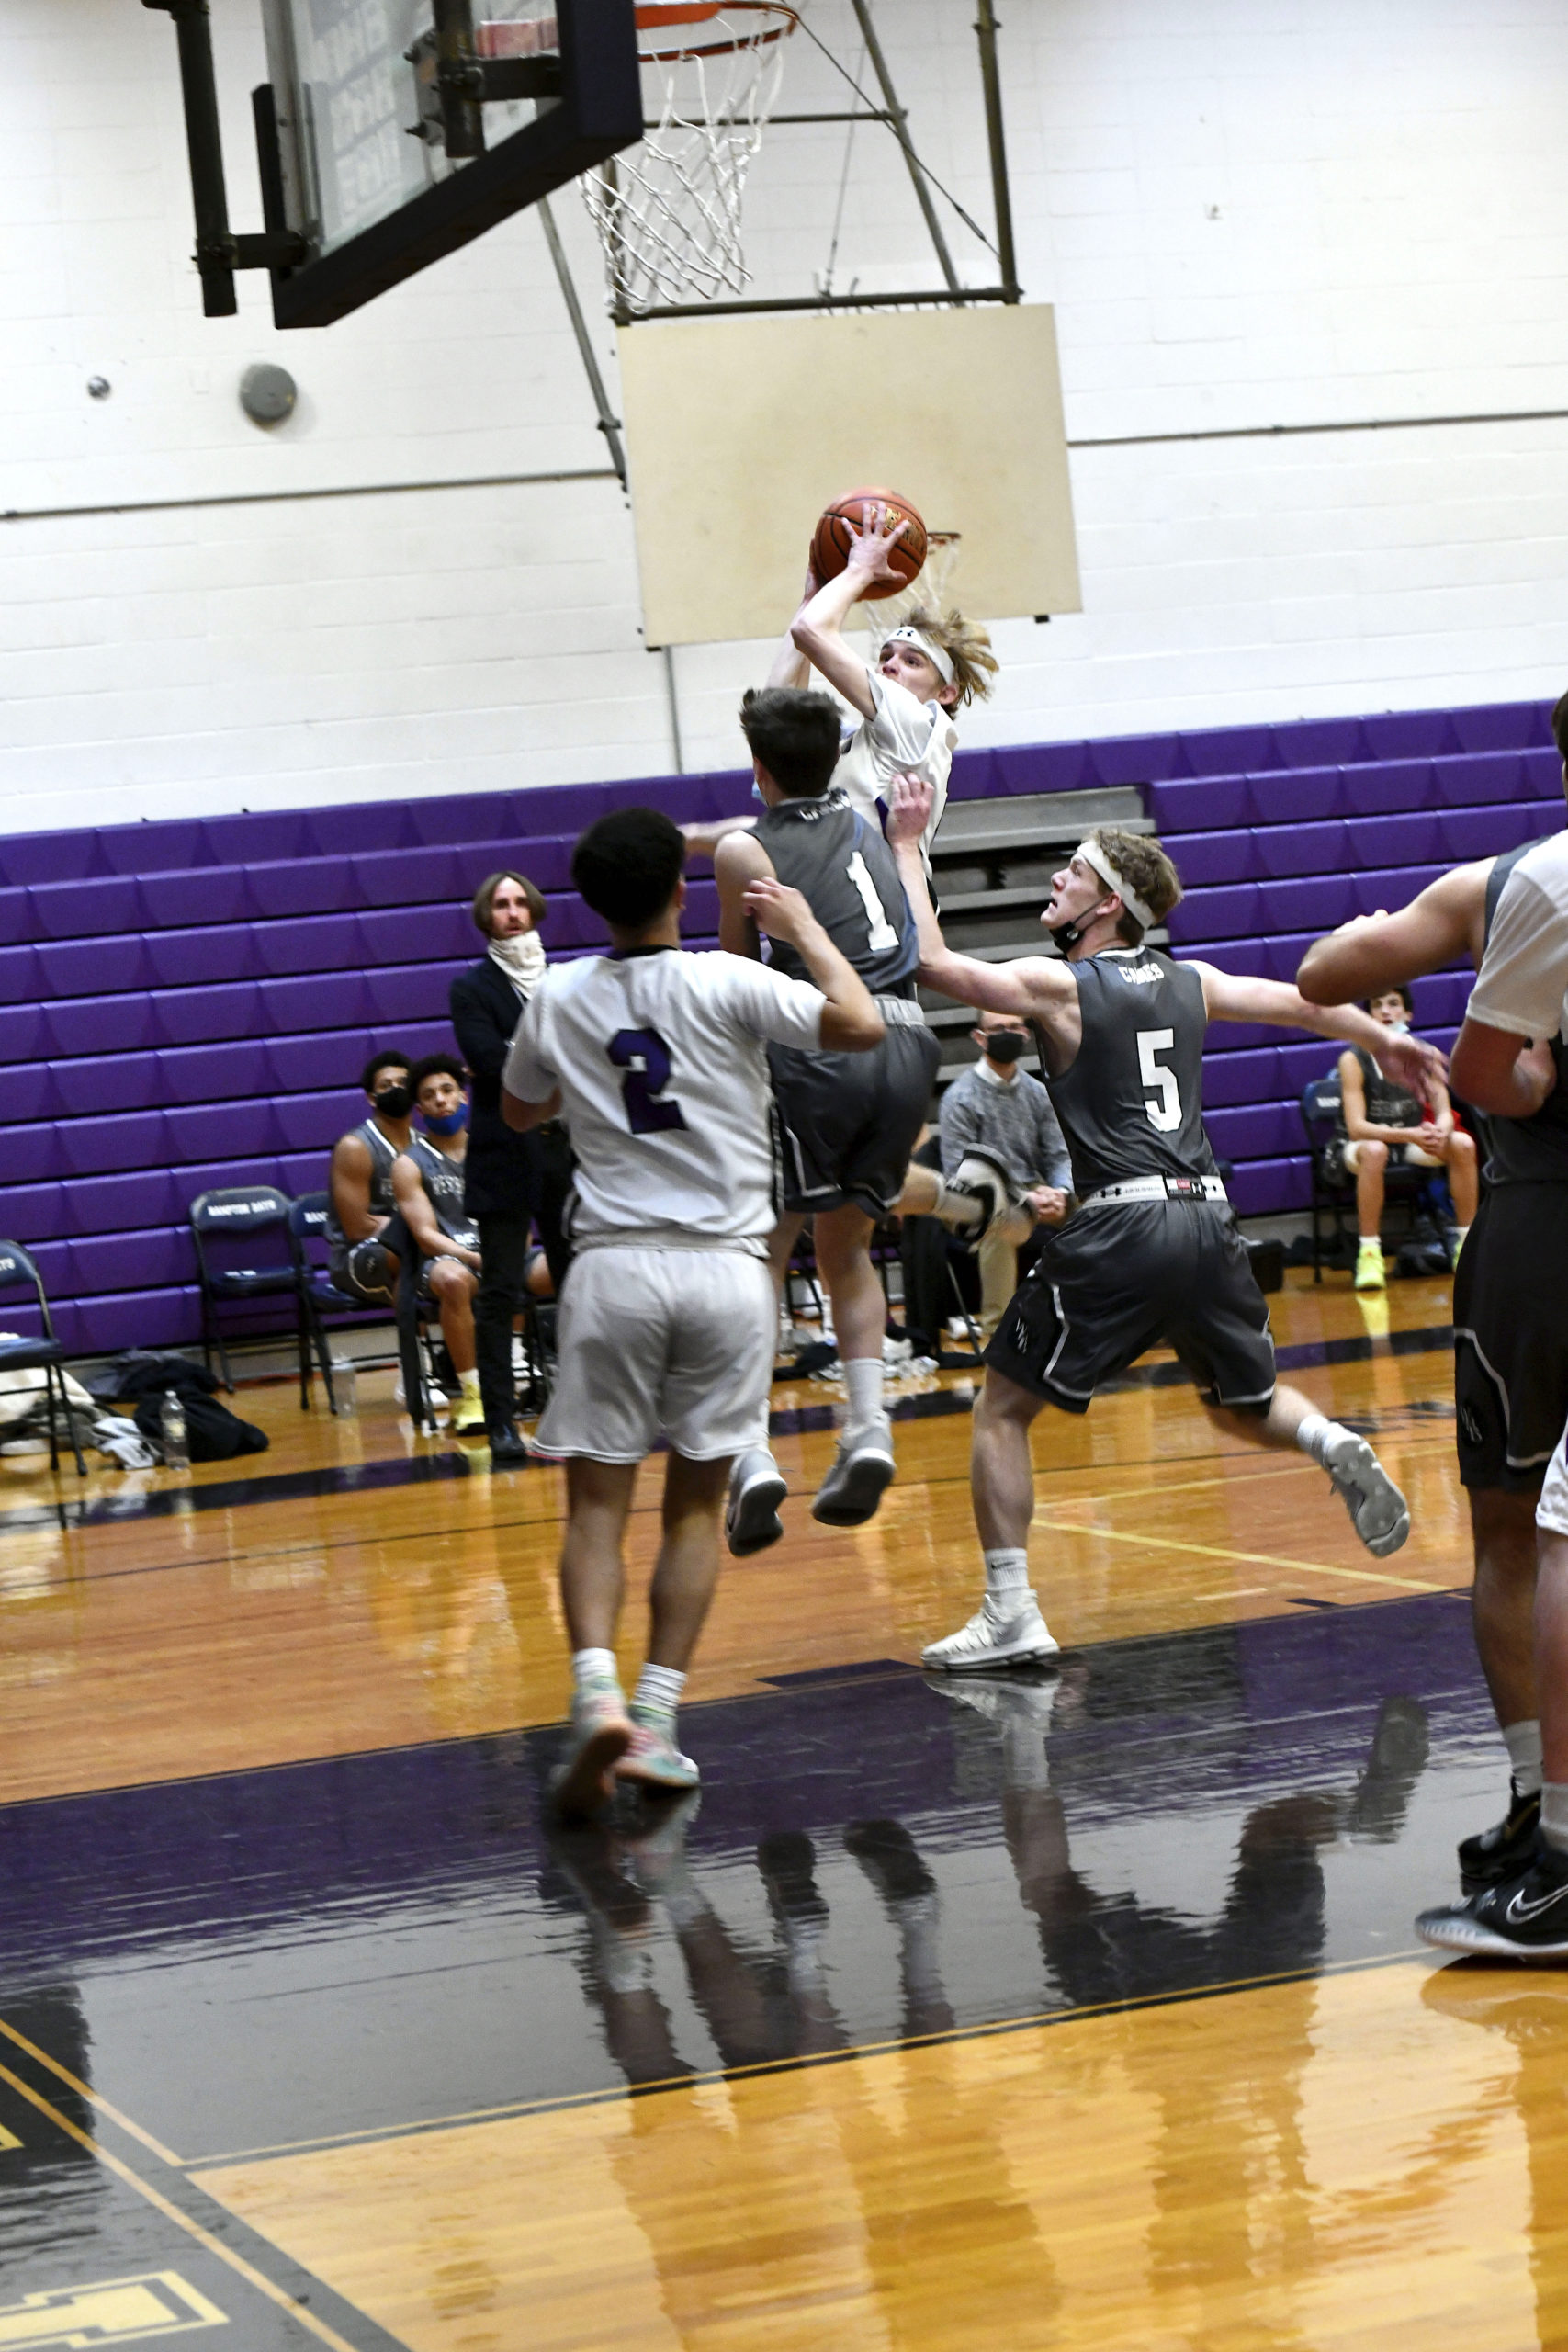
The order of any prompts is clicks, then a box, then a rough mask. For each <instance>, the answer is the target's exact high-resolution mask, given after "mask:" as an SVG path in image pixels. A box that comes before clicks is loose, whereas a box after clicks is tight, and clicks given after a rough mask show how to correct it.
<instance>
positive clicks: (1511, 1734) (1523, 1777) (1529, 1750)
mask: <svg viewBox="0 0 1568 2352" xmlns="http://www.w3.org/2000/svg"><path fill="white" fill-rule="evenodd" d="M1503 1745H1504V1747H1506V1749H1507V1751H1508V1768H1509V1770H1510V1771H1511V1772H1512V1773H1513V1776H1514V1786H1515V1788H1516V1789H1517V1791H1518V1792H1519V1794H1520V1796H1522V1797H1532V1796H1534V1794H1535V1792H1536V1791H1537V1790H1538V1789H1539V1788H1540V1783H1541V1778H1542V1774H1541V1766H1540V1723H1539V1721H1538V1720H1537V1719H1536V1718H1535V1717H1533V1716H1529V1717H1526V1718H1525V1719H1524V1720H1523V1721H1522V1722H1520V1723H1517V1724H1504V1726H1503Z"/></svg>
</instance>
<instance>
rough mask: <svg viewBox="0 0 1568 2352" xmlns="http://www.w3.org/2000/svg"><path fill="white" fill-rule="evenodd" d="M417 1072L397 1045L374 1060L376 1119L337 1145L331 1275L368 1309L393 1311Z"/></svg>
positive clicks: (369, 1082) (366, 1083)
mask: <svg viewBox="0 0 1568 2352" xmlns="http://www.w3.org/2000/svg"><path fill="white" fill-rule="evenodd" d="M410 1068H411V1064H410V1061H409V1057H408V1056H407V1054H404V1053H400V1052H399V1051H398V1050H397V1048H396V1047H395V1046H388V1047H387V1048H386V1050H385V1051H384V1052H382V1053H379V1054H373V1055H372V1056H371V1057H370V1059H369V1060H368V1061H367V1063H366V1065H365V1068H364V1069H363V1071H362V1072H361V1074H360V1080H359V1083H360V1085H361V1086H362V1087H363V1088H364V1089H365V1091H366V1093H367V1095H368V1096H369V1098H370V1116H369V1117H368V1118H367V1119H362V1120H361V1121H360V1123H359V1125H358V1126H356V1127H351V1128H350V1129H349V1131H348V1133H347V1135H345V1136H339V1137H338V1140H337V1142H336V1144H335V1145H334V1146H333V1164H332V1174H331V1178H330V1181H329V1187H328V1199H327V1240H328V1243H329V1245H330V1247H331V1251H332V1256H331V1266H332V1278H333V1283H334V1284H335V1286H336V1287H337V1288H338V1289H339V1290H341V1291H342V1292H343V1293H344V1296H345V1297H348V1298H355V1299H358V1300H359V1301H360V1302H361V1304H362V1305H364V1306H391V1304H392V1298H393V1294H394V1293H395V1291H396V1289H397V1286H398V1258H399V1255H400V1251H399V1248H398V1244H399V1241H400V1239H401V1238H402V1236H401V1229H400V1226H399V1224H398V1222H397V1202H396V1200H395V1199H394V1197H393V1193H392V1163H393V1161H394V1160H395V1159H397V1157H398V1154H399V1153H400V1151H407V1149H408V1148H409V1142H410V1136H411V1130H410V1127H409V1113H410V1111H411V1110H412V1108H413V1091H412V1087H411V1086H410V1084H409V1070H410ZM405 1246H406V1244H405Z"/></svg>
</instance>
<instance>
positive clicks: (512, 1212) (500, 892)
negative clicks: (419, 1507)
mask: <svg viewBox="0 0 1568 2352" xmlns="http://www.w3.org/2000/svg"><path fill="white" fill-rule="evenodd" d="M544 915H545V901H544V899H543V897H542V896H541V895H540V893H539V892H538V891H537V890H536V888H535V887H534V885H533V883H532V882H530V881H528V880H527V878H526V877H525V876H524V875H521V874H491V875H487V876H486V877H485V879H484V880H483V881H482V882H481V883H480V884H479V888H478V889H477V890H476V891H475V893H474V923H475V927H476V928H477V929H478V930H479V932H480V933H482V934H483V936H484V937H485V938H486V939H487V940H488V941H489V942H490V946H489V949H488V952H487V953H486V954H485V955H484V956H481V957H480V958H479V962H478V963H477V964H472V965H470V966H469V967H468V970H467V971H466V972H459V974H458V975H457V978H456V979H455V980H454V981H453V983H452V989H451V995H450V1000H449V1001H450V1004H451V1009H452V1026H453V1028H454V1029H455V1030H456V1031H457V1044H458V1046H459V1048H460V1050H461V1053H462V1056H463V1059H464V1060H465V1061H466V1062H467V1064H468V1069H469V1070H470V1071H471V1073H472V1075H473V1087H472V1090H471V1100H472V1109H471V1112H470V1118H469V1127H468V1162H467V1183H466V1205H467V1208H468V1215H469V1216H470V1217H472V1218H473V1220H474V1222H475V1224H476V1225H477V1226H478V1227H479V1260H480V1267H481V1271H480V1274H479V1293H478V1295H477V1296H476V1298H475V1300H474V1342H475V1352H476V1354H477V1357H478V1361H479V1394H480V1396H481V1397H482V1398H483V1400H484V1413H485V1426H486V1428H487V1430H488V1431H489V1433H490V1442H491V1459H492V1460H493V1461H495V1462H497V1463H508V1462H510V1463H522V1462H525V1461H526V1460H527V1458H528V1456H527V1453H526V1452H525V1448H524V1445H523V1442H522V1440H521V1439H520V1438H519V1436H518V1434H517V1430H516V1427H515V1424H514V1421H513V1412H514V1410H515V1405H516V1388H515V1385H514V1383H513V1376H512V1326H513V1318H514V1317H515V1316H516V1314H517V1313H518V1310H519V1308H520V1307H521V1306H522V1304H523V1297H524V1285H525V1281H526V1277H527V1272H528V1235H529V1227H530V1224H531V1222H532V1221H533V1220H534V1219H535V1218H537V1220H538V1225H539V1237H540V1239H541V1240H542V1241H543V1243H544V1247H545V1256H546V1258H547V1261H548V1264H549V1269H550V1273H551V1276H552V1278H553V1280H554V1281H555V1283H556V1285H557V1287H559V1285H560V1282H561V1277H562V1275H563V1274H564V1273H565V1272H566V1249H565V1244H564V1242H563V1240H562V1238H561V1229H560V1217H561V1206H562V1204H563V1202H564V1200H565V1197H566V1193H567V1190H568V1188H569V1186H570V1181H571V1179H570V1151H569V1150H568V1148H567V1145H566V1140H565V1137H564V1136H563V1135H561V1134H560V1132H559V1131H558V1130H556V1131H555V1132H553V1133H552V1132H550V1131H548V1130H546V1129H537V1130H536V1131H535V1132H534V1133H533V1134H530V1135H525V1136H520V1135H515V1134H514V1133H513V1130H512V1129H511V1128H510V1127H509V1126H508V1125H506V1122H505V1121H504V1119H502V1115H501V1073H502V1067H503V1065H504V1063H505V1060H506V1054H507V1048H508V1047H509V1046H510V1045H511V1043H512V1033H513V1029H515V1028H516V1026H517V1023H518V1020H519V1017H520V1016H521V1014H522V1011H523V1008H524V1006H525V1004H526V1003H527V1001H528V998H529V996H530V995H531V994H532V992H533V990H534V989H535V988H536V986H537V984H538V981H539V978H540V977H541V975H542V974H543V972H544V968H545V951H544V948H543V946H542V945H541V944H540V941H539V936H538V927H539V925H540V923H541V922H543V921H544Z"/></svg>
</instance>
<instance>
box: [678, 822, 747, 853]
mask: <svg viewBox="0 0 1568 2352" xmlns="http://www.w3.org/2000/svg"><path fill="white" fill-rule="evenodd" d="M756 821H757V820H756V818H755V817H709V818H704V819H702V820H698V821H696V822H694V823H692V824H690V825H682V828H681V831H682V835H683V836H684V838H685V843H686V856H687V858H688V860H690V859H692V858H694V857H713V856H714V855H716V852H717V849H718V845H719V843H720V842H725V841H728V839H729V836H730V834H731V833H749V832H750V831H751V828H752V826H753V825H754V824H755V823H756Z"/></svg>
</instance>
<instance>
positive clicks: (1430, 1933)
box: [1416, 1845, 1568, 1961]
mask: <svg viewBox="0 0 1568 2352" xmlns="http://www.w3.org/2000/svg"><path fill="white" fill-rule="evenodd" d="M1416 1934H1417V1935H1418V1936H1419V1937H1420V1938H1421V1939H1422V1940H1423V1941H1424V1942H1426V1943H1429V1944H1436V1945H1437V1947H1438V1951H1462V1952H1470V1953H1482V1954H1484V1955H1485V1956H1486V1957H1488V1958H1490V1959H1494V1960H1536V1961H1551V1960H1557V1961H1568V1854H1563V1853H1560V1852H1559V1851H1558V1850H1557V1849H1556V1848H1555V1847H1554V1846H1544V1845H1543V1846H1540V1847H1538V1849H1537V1850H1536V1857H1535V1860H1534V1861H1533V1862H1532V1863H1531V1864H1530V1866H1529V1870H1528V1871H1525V1872H1524V1873H1523V1875H1522V1876H1521V1877H1518V1878H1515V1879H1511V1880H1509V1882H1508V1883H1507V1884H1506V1885H1504V1886H1489V1887H1488V1888H1487V1889H1486V1891H1485V1892H1484V1894H1472V1896H1471V1898H1470V1901H1469V1902H1468V1903H1449V1904H1445V1905H1443V1906H1442V1908H1441V1909H1440V1910H1438V1911H1423V1912H1422V1914H1421V1916H1420V1917H1419V1918H1418V1919H1417V1920H1416Z"/></svg>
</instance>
